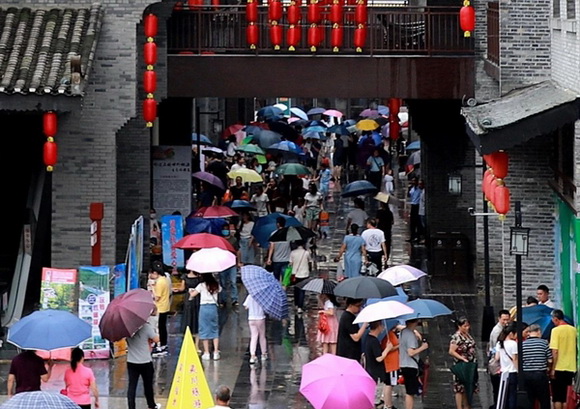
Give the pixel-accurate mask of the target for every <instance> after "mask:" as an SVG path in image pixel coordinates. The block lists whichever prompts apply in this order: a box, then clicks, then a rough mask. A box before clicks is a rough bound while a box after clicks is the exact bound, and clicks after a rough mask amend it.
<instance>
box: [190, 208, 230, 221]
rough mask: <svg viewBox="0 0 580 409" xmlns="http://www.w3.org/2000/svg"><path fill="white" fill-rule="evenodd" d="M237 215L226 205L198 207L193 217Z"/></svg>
mask: <svg viewBox="0 0 580 409" xmlns="http://www.w3.org/2000/svg"><path fill="white" fill-rule="evenodd" d="M232 216H239V214H237V213H236V212H235V211H233V210H232V209H231V208H229V207H227V206H208V207H200V208H199V209H198V210H197V212H195V213H194V214H193V217H203V218H204V219H221V218H224V217H232Z"/></svg>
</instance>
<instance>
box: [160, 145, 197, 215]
mask: <svg viewBox="0 0 580 409" xmlns="http://www.w3.org/2000/svg"><path fill="white" fill-rule="evenodd" d="M152 149H153V152H152V155H153V207H154V208H155V210H156V212H157V214H158V215H170V214H172V213H173V212H175V211H179V212H181V214H182V215H184V216H186V215H188V214H189V212H190V211H191V197H192V196H191V191H192V187H191V185H192V183H191V158H192V153H191V147H190V146H154V147H153V148H152Z"/></svg>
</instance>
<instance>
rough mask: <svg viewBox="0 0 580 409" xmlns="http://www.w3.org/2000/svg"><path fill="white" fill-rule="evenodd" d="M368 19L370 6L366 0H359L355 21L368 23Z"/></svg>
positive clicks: (355, 10)
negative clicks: (368, 6)
mask: <svg viewBox="0 0 580 409" xmlns="http://www.w3.org/2000/svg"><path fill="white" fill-rule="evenodd" d="M367 21H368V8H367V3H366V1H365V0H358V1H357V3H356V7H355V9H354V22H355V23H356V24H366V23H367Z"/></svg>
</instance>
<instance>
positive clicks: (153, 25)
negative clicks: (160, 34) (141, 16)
mask: <svg viewBox="0 0 580 409" xmlns="http://www.w3.org/2000/svg"><path fill="white" fill-rule="evenodd" d="M143 25H144V27H145V30H144V31H145V37H147V38H151V37H155V36H156V35H157V30H158V29H159V19H158V18H157V16H156V15H155V14H147V15H146V16H145V21H144V24H143Z"/></svg>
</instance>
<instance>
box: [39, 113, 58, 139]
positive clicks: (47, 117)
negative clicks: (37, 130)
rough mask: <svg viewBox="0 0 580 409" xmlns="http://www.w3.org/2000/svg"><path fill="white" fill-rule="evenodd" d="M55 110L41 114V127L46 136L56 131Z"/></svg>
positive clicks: (54, 133)
mask: <svg viewBox="0 0 580 409" xmlns="http://www.w3.org/2000/svg"><path fill="white" fill-rule="evenodd" d="M56 119H57V118H56V112H52V111H48V112H45V113H44V115H43V116H42V129H43V131H44V134H45V135H46V136H54V135H56V131H57V121H56Z"/></svg>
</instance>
